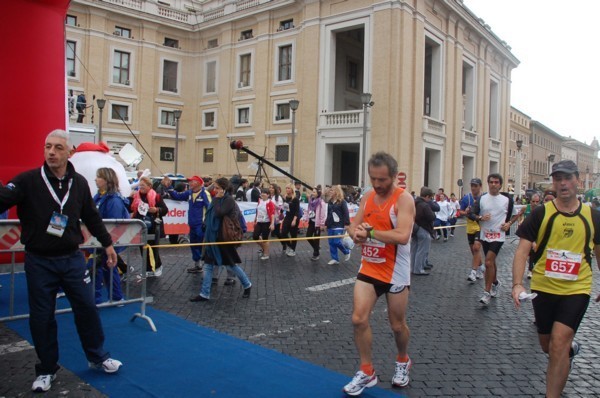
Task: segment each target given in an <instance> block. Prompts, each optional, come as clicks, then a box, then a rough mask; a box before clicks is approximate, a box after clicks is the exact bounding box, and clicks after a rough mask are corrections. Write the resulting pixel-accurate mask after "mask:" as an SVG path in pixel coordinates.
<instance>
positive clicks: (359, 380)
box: [343, 370, 377, 397]
mask: <svg viewBox="0 0 600 398" xmlns="http://www.w3.org/2000/svg"><path fill="white" fill-rule="evenodd" d="M375 384H377V375H376V374H375V372H373V374H372V375H371V376H369V375H368V374H366V373H365V372H363V371H362V370H359V371H358V372H356V374H355V375H354V377H353V378H352V381H351V382H350V383H348V384H346V385H345V386H344V389H343V391H344V392H345V393H346V394H348V395H351V396H353V397H354V396H356V395H360V394H361V393H362V392H363V390H364V389H365V388H368V387H373V386H374V385H375Z"/></svg>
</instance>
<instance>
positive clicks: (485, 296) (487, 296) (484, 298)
mask: <svg viewBox="0 0 600 398" xmlns="http://www.w3.org/2000/svg"><path fill="white" fill-rule="evenodd" d="M490 301H492V296H491V295H490V293H489V292H483V296H481V298H480V299H479V302H480V303H481V304H485V305H488V304H489V303H490Z"/></svg>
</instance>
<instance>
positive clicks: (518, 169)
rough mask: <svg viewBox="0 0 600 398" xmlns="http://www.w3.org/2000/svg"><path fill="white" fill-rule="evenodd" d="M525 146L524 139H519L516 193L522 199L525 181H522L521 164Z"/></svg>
mask: <svg viewBox="0 0 600 398" xmlns="http://www.w3.org/2000/svg"><path fill="white" fill-rule="evenodd" d="M522 147H523V141H522V140H517V154H518V156H517V164H516V166H517V176H516V177H517V178H516V180H517V190H516V191H515V195H516V196H517V197H519V199H521V186H522V185H523V182H522V181H521V179H522V175H521V174H522V167H523V165H522V164H521V148H522Z"/></svg>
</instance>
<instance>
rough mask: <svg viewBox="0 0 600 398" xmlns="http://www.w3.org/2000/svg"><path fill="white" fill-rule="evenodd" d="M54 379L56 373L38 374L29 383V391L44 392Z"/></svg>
mask: <svg viewBox="0 0 600 398" xmlns="http://www.w3.org/2000/svg"><path fill="white" fill-rule="evenodd" d="M54 379H56V375H55V374H54V375H40V376H38V377H37V378H36V379H35V381H34V382H33V384H32V385H31V391H35V392H44V391H48V390H49V389H50V387H52V382H53V381H54Z"/></svg>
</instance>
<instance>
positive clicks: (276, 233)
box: [271, 223, 287, 250]
mask: <svg viewBox="0 0 600 398" xmlns="http://www.w3.org/2000/svg"><path fill="white" fill-rule="evenodd" d="M273 236H274V237H276V238H277V239H281V223H279V224H275V228H274V229H273V231H271V237H273ZM286 244H287V242H281V246H283V250H285V248H286Z"/></svg>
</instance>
